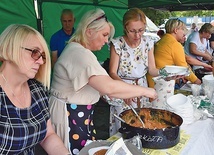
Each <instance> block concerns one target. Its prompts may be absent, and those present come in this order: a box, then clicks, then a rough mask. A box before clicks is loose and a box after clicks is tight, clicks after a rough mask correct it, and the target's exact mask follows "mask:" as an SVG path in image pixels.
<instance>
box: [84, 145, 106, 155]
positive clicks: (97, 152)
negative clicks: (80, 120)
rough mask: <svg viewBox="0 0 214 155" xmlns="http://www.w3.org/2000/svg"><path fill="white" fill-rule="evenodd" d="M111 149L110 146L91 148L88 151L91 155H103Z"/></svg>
mask: <svg viewBox="0 0 214 155" xmlns="http://www.w3.org/2000/svg"><path fill="white" fill-rule="evenodd" d="M108 149H109V146H100V147H95V148H91V149H89V150H88V154H89V155H103V154H105V153H106V152H107V151H108Z"/></svg>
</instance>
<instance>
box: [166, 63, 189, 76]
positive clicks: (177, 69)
mask: <svg viewBox="0 0 214 155" xmlns="http://www.w3.org/2000/svg"><path fill="white" fill-rule="evenodd" d="M187 69H188V68H187V67H184V66H168V65H166V66H165V70H166V71H167V72H168V73H171V74H177V75H184V74H186V71H187Z"/></svg>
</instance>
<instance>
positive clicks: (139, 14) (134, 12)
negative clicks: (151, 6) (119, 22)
mask: <svg viewBox="0 0 214 155" xmlns="http://www.w3.org/2000/svg"><path fill="white" fill-rule="evenodd" d="M131 21H142V22H143V24H145V26H146V16H145V14H144V12H143V11H142V10H140V9H138V8H131V9H129V10H128V11H127V12H126V13H125V14H124V15H123V28H124V33H125V34H126V25H128V24H129V22H131Z"/></svg>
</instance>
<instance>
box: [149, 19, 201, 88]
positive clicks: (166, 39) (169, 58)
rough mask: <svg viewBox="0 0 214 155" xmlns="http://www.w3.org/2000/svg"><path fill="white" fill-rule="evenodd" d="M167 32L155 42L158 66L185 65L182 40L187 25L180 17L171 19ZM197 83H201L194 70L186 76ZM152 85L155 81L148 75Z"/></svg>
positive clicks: (166, 25)
mask: <svg viewBox="0 0 214 155" xmlns="http://www.w3.org/2000/svg"><path fill="white" fill-rule="evenodd" d="M165 30H166V34H165V35H164V36H163V37H162V38H161V39H160V40H159V41H158V42H157V43H156V44H155V48H154V56H155V63H156V67H157V68H162V67H165V66H166V65H175V66H184V67H187V66H188V64H187V62H186V59H185V52H184V48H183V46H182V45H181V43H180V42H183V39H184V38H183V37H184V35H185V32H186V25H185V23H184V22H182V21H181V20H180V19H178V18H176V19H174V18H173V19H169V20H168V21H167V22H166V24H165ZM185 79H186V80H189V81H190V82H192V83H195V84H201V80H200V79H198V78H197V77H196V76H195V74H194V73H193V72H191V73H190V75H189V76H187V77H185ZM148 82H149V86H150V87H154V81H153V80H152V77H151V76H148Z"/></svg>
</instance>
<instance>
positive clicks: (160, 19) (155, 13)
mask: <svg viewBox="0 0 214 155" xmlns="http://www.w3.org/2000/svg"><path fill="white" fill-rule="evenodd" d="M142 11H143V12H144V13H145V14H146V16H147V17H148V18H150V19H151V20H152V21H153V22H154V23H155V24H156V25H158V26H159V25H161V24H163V23H164V19H169V18H170V17H191V16H192V17H193V16H214V11H207V10H195V11H173V12H170V11H165V10H155V9H150V8H143V9H142Z"/></svg>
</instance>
